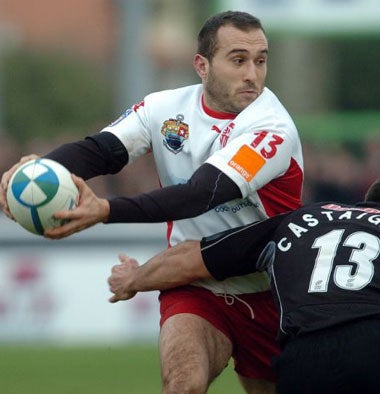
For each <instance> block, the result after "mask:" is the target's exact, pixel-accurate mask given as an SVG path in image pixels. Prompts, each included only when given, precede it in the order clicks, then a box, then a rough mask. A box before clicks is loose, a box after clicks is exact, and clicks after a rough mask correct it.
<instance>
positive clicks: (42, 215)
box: [7, 158, 79, 235]
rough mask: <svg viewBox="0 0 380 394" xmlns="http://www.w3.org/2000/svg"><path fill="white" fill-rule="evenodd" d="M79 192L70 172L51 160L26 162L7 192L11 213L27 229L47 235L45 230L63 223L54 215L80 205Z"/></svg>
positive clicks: (16, 173) (15, 175) (13, 178)
mask: <svg viewBox="0 0 380 394" xmlns="http://www.w3.org/2000/svg"><path fill="white" fill-rule="evenodd" d="M78 199H79V192H78V189H77V187H76V186H75V184H74V182H73V180H72V178H71V174H70V172H69V171H68V170H67V169H66V168H65V167H64V166H62V165H61V164H59V163H57V162H56V161H53V160H49V159H41V158H39V159H36V160H30V161H28V162H26V163H24V164H23V165H22V166H21V167H20V168H18V169H17V171H16V172H15V173H14V174H13V176H12V178H11V179H10V181H9V185H8V190H7V202H8V206H9V210H10V211H11V214H12V215H13V217H14V218H15V220H16V222H18V223H19V224H20V225H21V226H22V227H24V228H25V229H26V230H28V231H30V232H32V233H34V234H39V235H43V233H44V230H45V229H48V228H52V227H58V226H61V225H62V224H63V222H62V221H61V220H57V219H55V218H54V213H55V212H58V211H61V210H68V209H73V208H75V207H76V206H77V205H78Z"/></svg>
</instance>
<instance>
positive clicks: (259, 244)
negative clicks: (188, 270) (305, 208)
mask: <svg viewBox="0 0 380 394" xmlns="http://www.w3.org/2000/svg"><path fill="white" fill-rule="evenodd" d="M287 215H288V214H281V215H277V216H275V217H273V218H269V219H266V220H264V221H261V222H255V223H252V224H249V225H246V226H242V227H238V228H236V229H232V230H227V231H224V232H221V233H218V234H216V235H212V236H209V237H204V238H203V239H202V240H201V254H202V258H203V261H204V264H205V266H206V268H207V270H208V271H209V272H210V274H211V275H212V276H213V277H214V278H215V279H217V280H224V279H227V278H230V277H233V276H241V275H247V274H250V273H252V272H257V271H263V270H265V269H267V268H269V267H268V265H269V263H270V262H271V261H273V258H274V256H271V255H269V254H268V249H267V248H266V246H267V245H268V244H269V243H270V242H271V241H272V239H273V237H274V234H275V232H276V229H277V227H278V226H279V225H280V224H281V222H282V221H283V220H284V218H285V217H286V216H287ZM271 253H274V249H273V248H271ZM263 258H264V259H265V261H263Z"/></svg>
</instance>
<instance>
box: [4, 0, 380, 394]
mask: <svg viewBox="0 0 380 394" xmlns="http://www.w3.org/2000/svg"><path fill="white" fill-rule="evenodd" d="M228 9H233V10H243V11H248V12H251V13H253V14H254V15H256V16H257V17H259V18H260V19H261V20H262V22H263V25H264V27H265V30H266V34H267V36H268V39H269V48H270V56H269V65H268V79H267V86H268V87H269V88H270V89H272V90H273V91H274V92H275V93H276V94H277V95H278V97H279V98H280V99H281V101H282V102H283V103H284V105H285V107H286V108H287V109H288V110H289V112H290V113H291V115H292V116H293V118H294V120H295V122H296V125H297V127H298V130H299V133H300V136H301V139H302V141H303V148H304V159H305V189H304V202H312V201H316V200H338V201H341V202H347V203H351V202H355V201H357V200H360V199H361V198H362V197H363V192H364V190H365V189H366V188H367V186H368V185H369V184H370V183H371V182H372V181H373V180H374V179H375V178H377V177H378V176H380V172H379V169H380V89H379V81H380V51H379V50H378V48H379V47H380V2H379V1H378V0H233V1H232V0H231V1H230V0H80V1H77V0H66V1H64V2H60V1H51V0H34V1H28V0H17V1H14V0H0V173H3V172H4V171H5V170H7V169H8V168H9V167H10V166H11V165H12V164H14V163H15V162H16V161H18V159H19V158H20V156H21V155H24V154H29V153H32V152H33V153H37V154H44V153H47V152H48V151H49V150H50V149H52V148H53V147H56V146H57V145H58V144H62V143H64V142H69V141H73V140H76V139H81V138H83V137H85V136H86V135H89V134H94V133H96V132H97V131H99V130H100V129H101V128H103V127H104V126H105V125H107V124H108V123H110V122H111V121H113V120H114V119H116V118H117V117H118V116H119V115H120V114H121V113H122V112H124V111H125V109H126V108H128V107H130V106H131V105H133V104H134V103H137V102H139V101H140V100H141V99H142V98H143V97H144V95H146V94H147V93H149V92H152V91H155V90H162V89H167V88H174V87H179V86H184V85H188V84H193V83H199V79H198V77H197V75H196V73H195V72H194V70H193V67H192V58H193V55H194V53H195V51H196V36H197V33H198V30H199V29H200V27H201V25H202V24H203V22H204V21H205V19H206V18H207V17H208V16H209V15H211V14H213V13H215V12H218V11H223V10H228ZM146 168H152V176H150V177H149V176H144V177H140V176H139V174H140V172H141V171H142V170H145V169H146ZM90 184H91V186H92V187H93V188H94V190H95V191H96V192H97V193H98V194H99V195H101V196H112V195H118V194H123V195H133V194H136V193H140V192H143V191H147V190H150V189H152V188H156V187H157V186H158V184H157V178H156V176H155V173H154V166H153V164H152V158H151V157H150V156H149V155H148V156H147V157H145V158H143V159H140V160H139V161H137V162H136V163H134V164H133V165H131V166H128V167H127V168H126V169H125V170H123V171H122V172H121V173H120V174H117V175H114V176H108V177H102V178H101V179H96V180H91V181H90ZM165 246H166V243H165V226H164V225H160V224H159V225H149V226H147V225H120V226H119V225H113V226H101V225H99V226H96V227H95V228H93V229H90V230H88V231H86V232H84V233H83V234H79V235H76V236H73V237H71V238H70V239H68V240H63V241H53V242H52V241H46V240H44V239H41V238H40V237H37V236H34V235H30V234H28V233H27V232H26V231H25V230H23V229H21V228H19V227H18V226H17V225H16V224H14V223H13V222H11V221H9V220H7V219H6V218H5V216H4V215H3V214H1V213H0V343H1V342H2V343H5V344H9V343H12V344H17V343H52V344H60V345H78V344H81V345H82V344H97V345H104V344H105V345H107V346H111V345H112V344H118V343H123V344H124V343H129V342H134V341H137V340H138V341H142V342H150V341H153V342H154V341H155V340H156V338H157V334H158V307H157V300H156V298H157V294H154V293H152V294H140V295H138V297H136V298H135V299H134V300H133V301H131V302H128V303H124V304H121V305H110V304H109V303H108V302H107V298H108V297H109V293H108V287H107V284H106V278H107V276H108V275H109V273H110V268H111V266H112V265H114V264H115V263H117V254H118V253H119V252H126V253H128V254H129V255H131V256H134V257H136V258H137V259H139V260H140V261H141V262H143V261H145V260H146V259H147V258H149V257H150V256H152V255H153V254H155V253H156V252H158V251H160V250H162V249H163V248H165ZM73 392H75V391H73ZM131 392H132V391H131Z"/></svg>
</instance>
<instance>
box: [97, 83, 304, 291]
mask: <svg viewBox="0 0 380 394" xmlns="http://www.w3.org/2000/svg"><path fill="white" fill-rule="evenodd" d="M102 131H108V132H111V133H113V134H114V135H116V136H117V137H118V138H119V139H120V140H121V142H122V143H123V144H124V145H125V147H126V149H127V150H128V153H129V160H130V162H132V161H134V160H135V159H136V158H138V157H139V156H141V155H143V154H145V153H147V152H150V151H153V155H154V159H155V163H156V167H157V172H158V176H159V179H160V183H161V185H162V186H163V187H165V186H171V185H176V184H179V183H186V182H187V181H188V179H189V178H190V177H191V175H192V174H193V173H194V171H195V170H197V169H198V168H199V167H200V166H201V165H202V164H203V163H209V164H212V165H213V166H215V167H217V168H218V169H219V170H221V171H223V172H224V173H225V174H226V175H227V176H228V177H230V178H231V179H232V180H233V181H234V182H235V183H236V184H237V185H238V186H239V188H240V190H241V193H242V196H243V198H241V199H237V200H233V201H230V202H228V203H225V204H222V205H219V206H217V207H216V208H214V209H212V210H210V211H208V212H206V213H204V214H202V215H200V216H197V217H195V218H191V219H184V220H178V221H174V222H170V223H168V241H169V243H170V245H175V244H177V243H179V242H181V241H185V240H200V239H201V238H202V237H203V236H209V235H211V234H215V233H217V232H220V231H224V230H226V229H228V228H234V227H237V226H241V225H245V224H248V223H251V222H254V221H258V220H263V219H266V218H268V217H271V216H273V215H276V214H278V213H283V212H286V211H289V210H293V209H296V208H298V207H299V206H300V205H301V190H302V182H303V160H302V150H301V144H300V140H299V136H298V132H297V129H296V127H295V125H294V123H293V121H292V119H291V117H290V116H289V114H288V112H287V111H286V109H285V108H284V107H283V106H282V104H281V103H280V101H279V100H278V99H277V97H276V96H275V95H274V94H273V93H272V92H271V91H270V90H269V89H268V88H265V89H264V91H263V93H262V94H261V95H260V96H259V97H258V98H257V99H256V100H255V101H254V102H253V103H251V104H250V105H249V106H248V107H247V108H246V109H245V110H244V111H242V112H241V113H240V114H238V115H237V116H234V115H232V114H227V113H220V112H215V111H212V110H210V109H209V108H207V107H206V106H205V105H204V103H203V95H202V85H200V84H199V85H192V86H187V87H183V88H179V89H175V90H166V91H161V92H156V93H152V94H149V95H148V96H147V97H146V98H145V99H144V101H142V102H140V103H139V104H137V105H135V106H134V107H133V108H132V109H129V110H127V111H126V112H125V114H123V115H122V116H121V117H120V118H119V119H118V120H117V121H115V122H114V123H112V124H111V125H109V126H107V127H106V128H104V129H103V130H102ZM188 203H189V204H191V201H189V202H188ZM242 247H244V245H242ZM193 284H194V285H198V286H202V287H206V288H207V289H209V290H212V291H213V292H215V293H226V294H242V293H253V292H260V291H265V290H268V289H269V288H270V286H269V280H268V277H267V275H266V274H265V273H253V274H250V275H246V276H242V277H234V278H229V279H226V280H225V281H223V282H217V281H215V280H213V279H212V280H205V281H197V282H194V283H193Z"/></svg>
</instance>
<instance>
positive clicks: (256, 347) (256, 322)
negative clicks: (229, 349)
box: [159, 286, 280, 381]
mask: <svg viewBox="0 0 380 394" xmlns="http://www.w3.org/2000/svg"><path fill="white" fill-rule="evenodd" d="M159 300H160V312H161V321H160V326H162V324H163V323H164V322H165V320H166V319H168V318H169V317H170V316H173V315H176V314H179V313H192V314H194V315H197V316H200V317H202V318H204V319H205V320H207V321H208V322H210V323H211V324H212V325H213V326H214V327H216V328H217V329H218V330H219V331H221V332H223V333H224V335H226V336H227V337H228V338H229V339H230V341H231V342H232V344H233V353H232V357H233V359H234V361H235V371H236V372H237V373H238V374H239V375H241V376H244V377H246V378H251V379H267V380H271V381H274V380H275V378H274V371H273V369H272V364H271V359H272V357H273V356H275V355H278V354H279V352H280V349H279V346H278V344H277V342H276V336H277V332H278V327H279V318H278V313H277V310H276V307H275V305H274V301H273V298H272V294H271V292H270V291H265V292H261V293H254V294H242V295H240V294H239V295H237V296H231V295H227V296H224V295H222V294H221V295H216V294H214V293H213V292H211V291H209V290H206V289H203V288H201V287H196V286H182V287H177V288H175V289H171V290H166V291H163V292H161V294H160V297H159Z"/></svg>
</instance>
